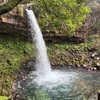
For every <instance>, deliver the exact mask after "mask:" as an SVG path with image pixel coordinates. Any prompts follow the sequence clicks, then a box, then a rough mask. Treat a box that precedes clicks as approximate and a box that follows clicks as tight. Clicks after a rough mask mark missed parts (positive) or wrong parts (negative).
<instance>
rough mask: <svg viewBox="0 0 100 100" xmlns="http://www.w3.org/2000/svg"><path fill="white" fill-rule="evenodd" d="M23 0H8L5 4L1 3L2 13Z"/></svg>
mask: <svg viewBox="0 0 100 100" xmlns="http://www.w3.org/2000/svg"><path fill="white" fill-rule="evenodd" d="M21 1H22V0H7V2H5V3H4V4H3V5H0V15H2V14H4V13H7V12H9V11H11V10H12V9H13V8H14V7H15V6H17V5H18V4H19V2H21Z"/></svg>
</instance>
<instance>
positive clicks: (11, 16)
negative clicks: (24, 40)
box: [0, 7, 27, 33]
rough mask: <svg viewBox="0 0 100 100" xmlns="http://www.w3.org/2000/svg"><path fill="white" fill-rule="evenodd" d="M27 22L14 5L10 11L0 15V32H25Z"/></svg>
mask: <svg viewBox="0 0 100 100" xmlns="http://www.w3.org/2000/svg"><path fill="white" fill-rule="evenodd" d="M26 27H27V22H26V21H25V18H24V17H22V16H21V14H20V13H19V10H18V8H17V7H16V8H15V9H13V10H12V11H11V12H9V13H6V14H3V15H1V16H0V33H13V32H22V33H23V32H24V33H26V32H27V28H26Z"/></svg>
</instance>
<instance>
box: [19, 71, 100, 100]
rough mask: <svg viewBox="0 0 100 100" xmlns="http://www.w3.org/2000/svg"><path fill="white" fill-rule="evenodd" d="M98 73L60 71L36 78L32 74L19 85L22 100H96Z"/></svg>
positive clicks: (98, 86) (99, 80) (98, 85)
mask: <svg viewBox="0 0 100 100" xmlns="http://www.w3.org/2000/svg"><path fill="white" fill-rule="evenodd" d="M98 90H100V74H99V72H88V71H77V70H69V71H68V70H62V71H58V70H55V71H53V74H51V75H48V76H46V77H44V76H42V75H41V76H39V77H38V76H36V75H34V72H33V73H32V74H31V75H30V76H29V77H28V78H27V79H26V80H25V81H24V82H23V84H21V88H20V89H19V92H20V94H21V97H22V98H23V100H97V91H98Z"/></svg>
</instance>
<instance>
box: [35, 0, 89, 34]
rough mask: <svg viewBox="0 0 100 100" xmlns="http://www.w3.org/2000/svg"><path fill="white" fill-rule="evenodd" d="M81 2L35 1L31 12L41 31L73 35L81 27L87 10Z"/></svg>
mask: <svg viewBox="0 0 100 100" xmlns="http://www.w3.org/2000/svg"><path fill="white" fill-rule="evenodd" d="M83 4H84V2H83V1H81V0H37V1H35V3H34V7H33V10H34V12H35V14H36V16H37V19H38V22H39V24H40V27H41V28H42V31H45V30H49V31H54V32H55V30H58V31H59V32H60V33H67V34H69V33H73V32H74V30H75V29H76V28H77V27H78V26H80V25H82V22H83V20H84V19H85V16H86V14H87V13H88V12H89V9H88V8H87V7H85V6H84V5H83Z"/></svg>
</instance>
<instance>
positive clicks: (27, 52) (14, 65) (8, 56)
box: [0, 34, 33, 96]
mask: <svg viewBox="0 0 100 100" xmlns="http://www.w3.org/2000/svg"><path fill="white" fill-rule="evenodd" d="M29 59H33V46H32V44H31V43H29V42H25V41H24V39H23V37H22V36H21V35H20V36H19V35H18V34H17V35H15V34H8V35H7V34H1V35H0V95H6V96H8V95H9V93H10V88H11V86H12V81H13V79H15V78H16V75H15V73H16V72H17V71H18V70H20V68H21V66H22V64H23V63H24V62H25V61H27V60H29Z"/></svg>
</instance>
